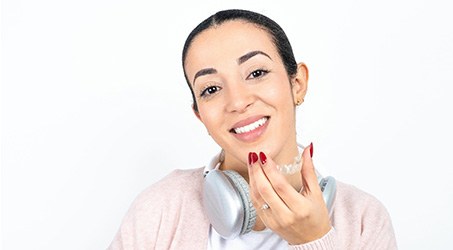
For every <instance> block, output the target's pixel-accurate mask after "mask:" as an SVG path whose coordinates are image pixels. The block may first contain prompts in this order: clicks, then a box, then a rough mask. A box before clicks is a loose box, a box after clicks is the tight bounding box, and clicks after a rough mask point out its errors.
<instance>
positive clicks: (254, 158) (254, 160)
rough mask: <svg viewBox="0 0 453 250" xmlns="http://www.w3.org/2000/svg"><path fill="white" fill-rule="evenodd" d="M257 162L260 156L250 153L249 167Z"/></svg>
mask: <svg viewBox="0 0 453 250" xmlns="http://www.w3.org/2000/svg"><path fill="white" fill-rule="evenodd" d="M256 161H258V155H257V154H256V153H255V152H250V153H249V165H252V164H254V163H255V162H256Z"/></svg>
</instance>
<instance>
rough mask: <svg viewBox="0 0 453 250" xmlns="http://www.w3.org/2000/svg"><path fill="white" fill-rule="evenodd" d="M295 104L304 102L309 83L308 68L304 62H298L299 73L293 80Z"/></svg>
mask: <svg viewBox="0 0 453 250" xmlns="http://www.w3.org/2000/svg"><path fill="white" fill-rule="evenodd" d="M291 85H292V91H293V98H294V104H296V105H300V104H301V103H302V102H304V98H305V94H306V93H307V85H308V68H307V65H305V64H304V63H299V64H297V73H296V75H295V76H294V77H293V79H292V81H291Z"/></svg>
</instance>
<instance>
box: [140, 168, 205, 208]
mask: <svg viewBox="0 0 453 250" xmlns="http://www.w3.org/2000/svg"><path fill="white" fill-rule="evenodd" d="M202 185H203V168H194V169H176V170H173V171H172V172H171V173H169V174H167V175H166V176H165V177H163V178H162V179H160V180H159V181H157V182H155V183H153V184H151V185H150V186H148V187H147V188H145V189H144V190H143V191H142V192H140V193H139V195H138V196H137V197H136V199H135V201H134V202H133V206H140V207H148V206H153V207H156V205H157V204H160V205H163V204H167V205H171V204H173V203H175V204H174V205H177V204H178V203H180V202H182V200H183V198H184V199H186V198H188V197H189V198H191V199H199V198H201V191H202Z"/></svg>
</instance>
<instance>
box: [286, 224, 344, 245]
mask: <svg viewBox="0 0 453 250" xmlns="http://www.w3.org/2000/svg"><path fill="white" fill-rule="evenodd" d="M289 249H290V250H330V249H336V234H335V229H334V228H333V227H332V228H331V229H330V231H329V232H328V233H327V234H326V235H324V236H323V237H322V238H320V239H318V240H315V241H311V242H308V243H305V244H302V245H290V246H289Z"/></svg>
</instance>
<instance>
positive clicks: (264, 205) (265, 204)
mask: <svg viewBox="0 0 453 250" xmlns="http://www.w3.org/2000/svg"><path fill="white" fill-rule="evenodd" d="M266 209H269V204H267V203H264V204H263V206H261V210H266Z"/></svg>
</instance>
